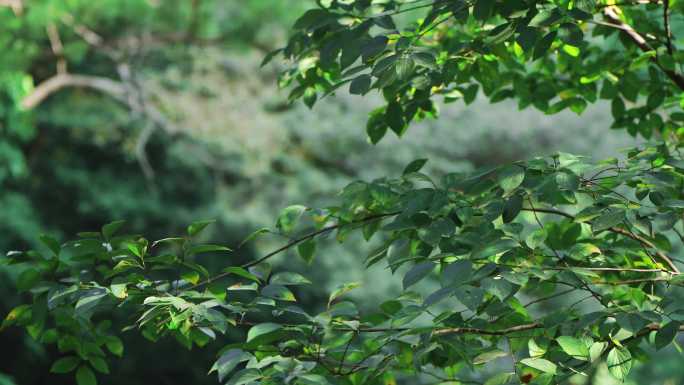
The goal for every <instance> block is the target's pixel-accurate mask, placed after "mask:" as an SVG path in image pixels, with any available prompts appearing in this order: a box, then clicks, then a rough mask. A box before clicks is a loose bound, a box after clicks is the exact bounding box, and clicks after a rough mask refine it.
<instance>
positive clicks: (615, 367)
mask: <svg viewBox="0 0 684 385" xmlns="http://www.w3.org/2000/svg"><path fill="white" fill-rule="evenodd" d="M606 364H607V365H608V371H609V372H610V374H612V375H613V377H615V378H616V379H618V380H620V381H624V380H625V379H626V378H627V375H628V374H629V371H630V370H631V369H632V354H631V353H630V352H629V350H627V349H626V348H622V347H617V346H616V347H614V348H613V349H612V350H611V351H610V352H608V357H606Z"/></svg>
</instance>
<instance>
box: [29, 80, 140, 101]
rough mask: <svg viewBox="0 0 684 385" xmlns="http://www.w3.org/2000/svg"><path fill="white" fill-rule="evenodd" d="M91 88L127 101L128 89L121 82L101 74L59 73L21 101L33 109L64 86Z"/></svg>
mask: <svg viewBox="0 0 684 385" xmlns="http://www.w3.org/2000/svg"><path fill="white" fill-rule="evenodd" d="M69 87H76V88H90V89H94V90H97V91H100V92H102V93H105V94H107V95H109V96H111V97H113V98H115V99H117V100H119V101H121V102H123V103H126V102H127V101H126V99H125V97H126V89H125V87H124V86H123V84H121V83H120V82H117V81H115V80H112V79H108V78H105V77H100V76H87V75H71V74H57V75H55V76H53V77H51V78H49V79H48V80H45V81H44V82H42V83H40V84H39V85H38V86H37V87H36V88H35V89H34V90H33V92H32V93H31V94H29V95H28V96H26V97H25V98H24V99H23V100H22V101H21V106H22V107H23V108H25V109H33V108H35V107H36V106H38V105H39V104H40V103H42V102H43V101H44V100H45V99H46V98H47V97H49V96H50V95H52V94H54V93H55V92H57V91H60V90H61V89H63V88H69Z"/></svg>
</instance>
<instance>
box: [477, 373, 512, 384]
mask: <svg viewBox="0 0 684 385" xmlns="http://www.w3.org/2000/svg"><path fill="white" fill-rule="evenodd" d="M514 378H515V373H513V372H504V373H499V374H496V375H494V377H490V378H489V379H488V380H487V381H485V383H484V385H506V384H508V383H510V382H511V380H512V379H514Z"/></svg>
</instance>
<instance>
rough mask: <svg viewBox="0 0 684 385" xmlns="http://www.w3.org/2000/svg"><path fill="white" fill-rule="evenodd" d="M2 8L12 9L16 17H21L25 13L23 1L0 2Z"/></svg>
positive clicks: (6, 0)
mask: <svg viewBox="0 0 684 385" xmlns="http://www.w3.org/2000/svg"><path fill="white" fill-rule="evenodd" d="M0 7H10V8H12V11H13V12H14V14H15V15H17V16H20V15H21V14H22V13H23V12H24V3H23V1H22V0H0Z"/></svg>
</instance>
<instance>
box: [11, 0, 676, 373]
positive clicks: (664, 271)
mask: <svg viewBox="0 0 684 385" xmlns="http://www.w3.org/2000/svg"><path fill="white" fill-rule="evenodd" d="M320 5H321V8H320V9H317V10H313V11H309V12H307V13H306V14H305V15H304V16H302V18H300V19H299V21H298V22H297V23H295V29H296V30H297V31H298V32H297V33H296V34H295V35H294V36H293V37H292V39H291V40H290V42H289V44H288V46H287V47H286V48H285V49H284V50H283V51H282V52H283V53H284V54H285V56H286V57H288V58H290V59H294V61H295V64H296V66H295V68H294V69H290V70H286V71H285V73H284V75H283V78H282V80H281V84H282V85H288V84H290V83H291V82H294V89H293V91H292V94H291V97H292V98H293V99H297V98H303V99H304V101H305V103H307V104H308V105H310V106H311V105H313V104H314V102H315V101H316V100H317V98H318V93H330V92H333V91H334V90H335V89H337V88H338V87H339V86H341V85H343V84H346V83H351V84H350V86H349V87H350V92H351V93H353V94H365V93H367V92H368V91H369V90H370V89H379V90H380V91H381V93H382V95H383V97H384V98H385V100H386V102H387V105H386V106H385V107H382V108H381V109H378V110H375V111H374V112H373V113H371V116H370V118H369V121H368V126H367V134H368V136H369V138H370V140H371V141H372V142H377V141H379V140H380V139H381V138H382V137H383V136H384V135H385V133H386V131H387V129H388V128H389V129H391V130H393V131H394V132H395V133H397V134H398V135H402V134H403V133H404V131H405V130H406V128H407V127H408V124H409V123H410V122H411V121H412V120H415V119H420V118H423V117H428V116H433V115H435V114H436V104H435V103H434V102H433V100H432V98H433V97H434V96H436V95H443V96H445V98H446V100H447V101H449V100H451V99H459V98H463V99H464V100H465V101H466V102H470V101H472V100H473V99H474V97H475V95H476V93H477V90H478V89H479V88H482V90H483V91H484V94H485V95H486V96H487V97H488V98H489V99H490V101H492V102H496V101H499V100H503V99H505V98H508V97H513V98H516V99H518V102H519V105H520V107H521V108H524V107H527V106H534V107H535V108H538V109H540V110H542V111H544V112H547V113H555V112H558V111H560V110H562V109H564V108H570V109H572V110H573V111H575V112H582V111H583V110H584V108H585V107H586V105H587V104H588V103H591V102H594V101H596V100H597V99H598V98H599V97H603V98H607V99H610V100H611V104H612V112H613V115H614V118H615V124H614V126H615V127H626V128H627V129H628V131H629V132H630V133H632V134H636V133H640V134H641V135H642V136H645V137H650V136H651V135H653V134H656V135H657V136H658V137H659V139H660V140H661V142H659V143H657V144H654V145H649V146H643V147H640V148H638V149H634V150H630V151H629V152H627V154H626V157H625V159H623V160H617V159H609V160H606V161H602V162H598V163H594V162H590V161H587V160H585V159H583V158H581V157H577V156H573V155H569V154H565V153H559V154H557V155H555V156H553V157H550V158H535V159H533V160H531V161H527V162H516V163H514V164H511V165H508V166H504V167H500V168H496V169H493V170H486V171H482V172H479V173H476V174H464V173H449V174H446V175H444V176H443V177H441V178H440V179H439V180H433V179H432V178H431V177H430V176H429V175H427V174H424V173H421V169H422V167H423V166H424V165H425V163H426V161H425V159H421V160H417V161H415V162H412V163H411V164H409V165H408V166H407V167H406V169H405V171H404V173H403V175H402V176H401V177H399V178H395V179H390V178H381V179H378V180H375V181H373V182H368V183H367V182H354V183H352V184H350V185H348V186H347V187H346V188H345V189H344V190H343V191H342V193H341V195H340V197H339V198H338V200H337V203H335V204H334V205H332V206H329V207H327V208H325V209H312V208H307V207H305V206H291V207H288V208H287V209H286V210H284V211H283V213H282V214H281V216H280V217H279V218H278V221H277V224H276V229H275V230H273V231H274V232H278V233H281V234H282V235H285V236H287V237H290V239H291V241H290V242H289V243H287V244H285V245H284V246H283V247H281V248H278V249H276V250H275V251H273V252H272V253H268V254H266V255H264V256H263V257H261V258H258V259H256V260H254V261H252V262H246V263H244V264H242V265H236V264H233V265H232V266H228V267H223V268H222V269H221V270H220V271H212V270H211V269H210V268H211V266H210V265H211V264H210V263H208V262H207V261H210V259H207V258H205V257H204V256H203V254H211V255H214V256H219V255H224V254H226V253H230V250H229V249H228V248H227V247H225V246H222V245H213V244H204V243H202V241H201V240H198V239H197V235H198V234H199V233H201V232H202V230H204V228H205V227H206V226H207V225H208V224H209V223H207V222H196V223H194V224H192V225H190V226H189V227H188V228H187V232H186V234H184V235H182V236H180V237H171V238H165V239H161V240H157V241H151V240H147V239H146V238H144V237H141V236H139V235H119V234H120V233H121V227H122V225H123V224H122V223H121V222H114V223H110V224H109V225H106V226H104V227H103V228H102V229H101V230H100V231H99V232H88V233H81V234H79V237H80V238H79V239H78V240H75V241H71V242H66V243H60V242H58V241H56V240H54V239H52V238H50V237H47V236H43V237H42V238H41V241H42V243H43V244H44V247H43V249H44V250H43V251H31V252H11V253H10V254H9V255H8V258H7V261H8V262H9V263H11V264H20V265H21V266H23V268H24V269H23V272H22V273H21V275H20V277H19V280H18V282H17V286H18V289H19V290H20V291H22V292H27V293H30V294H31V297H32V299H33V301H32V303H31V304H23V305H20V306H18V307H16V308H15V309H14V310H12V312H10V314H9V315H8V316H7V318H6V320H5V322H4V324H3V328H5V327H7V326H11V325H14V324H18V325H22V326H25V327H26V329H27V331H28V333H29V334H30V335H31V336H32V337H33V338H35V339H37V340H40V341H41V342H44V343H46V344H55V345H57V347H58V349H59V350H60V351H61V352H62V353H63V354H64V356H63V357H61V358H60V359H59V360H58V361H56V362H55V363H54V366H53V371H54V372H58V373H63V372H73V373H74V375H75V378H76V381H77V382H78V383H79V385H85V384H92V383H95V382H96V377H95V372H100V373H107V372H109V368H108V364H107V361H106V358H107V357H110V356H112V355H114V356H116V355H121V354H122V352H123V350H122V349H123V346H122V342H121V340H120V338H119V337H118V333H116V332H112V331H111V326H112V325H111V322H110V321H109V320H108V319H102V315H103V314H105V315H106V314H110V312H111V311H121V312H123V313H124V314H125V316H126V317H128V318H130V319H136V321H134V322H132V323H131V325H130V326H127V327H126V328H125V329H124V330H128V329H133V328H138V329H140V330H141V332H142V334H143V336H145V337H146V338H148V339H150V340H152V341H157V340H159V339H160V338H161V337H162V336H165V335H170V336H173V337H175V338H176V339H177V340H178V341H179V342H180V343H181V344H182V345H184V346H187V347H190V346H193V345H196V346H200V347H202V346H205V345H206V344H208V343H209V342H210V341H211V340H213V339H217V338H218V336H219V335H221V334H225V333H242V335H243V339H242V340H241V341H244V342H240V343H235V344H230V345H228V346H226V347H225V349H223V351H222V353H221V354H220V356H219V358H218V360H217V361H216V363H215V364H214V367H213V368H212V371H216V372H217V374H218V376H219V380H220V381H222V382H223V381H225V380H227V381H228V383H229V384H248V383H255V382H257V383H265V384H268V383H273V384H277V383H296V384H309V383H317V384H318V383H349V384H361V383H368V384H372V383H394V382H395V381H416V380H419V381H423V380H426V381H427V380H435V379H436V380H437V381H441V382H444V383H450V382H451V383H468V382H472V381H483V380H485V378H483V377H485V376H486V383H487V384H506V383H510V382H523V383H536V384H547V383H564V382H567V381H570V380H571V379H572V377H573V376H577V375H583V374H584V375H592V373H593V371H595V370H597V369H596V368H597V365H598V363H599V362H605V363H606V364H607V365H608V371H609V372H610V373H611V374H612V375H613V376H614V377H615V378H617V379H618V380H624V379H625V378H626V376H627V375H628V373H629V372H630V370H631V368H632V366H633V361H634V360H636V359H642V358H643V357H644V356H646V354H645V353H644V350H643V348H644V346H645V345H651V346H653V347H655V348H657V349H661V348H664V347H665V346H668V345H670V344H671V343H672V342H673V340H674V338H675V337H676V335H677V333H678V332H679V330H680V322H684V318H682V316H681V313H682V311H684V308H682V307H681V306H680V304H681V300H679V298H680V297H679V296H680V295H681V294H680V289H679V286H680V285H681V282H682V281H681V279H680V278H681V274H680V272H679V269H678V265H677V264H678V263H679V262H678V261H677V260H675V258H673V257H672V256H671V253H672V252H673V249H674V247H673V243H674V242H679V241H681V240H682V239H681V230H679V229H678V228H677V226H678V225H680V224H679V222H680V220H681V217H682V210H683V209H684V204H682V196H681V190H682V189H681V186H682V183H684V179H683V178H684V175H683V174H682V170H683V169H684V167H683V165H684V163H682V162H683V160H682V159H681V156H680V154H679V145H678V137H679V134H680V133H679V131H678V122H679V121H680V119H681V117H680V113H679V112H678V111H677V109H678V108H679V107H678V100H677V99H678V93H679V91H681V89H679V87H680V80H679V79H680V75H679V73H678V72H677V71H678V68H677V66H676V65H675V63H678V62H679V56H678V55H677V52H676V49H674V41H673V39H672V37H671V32H670V26H669V23H670V14H669V12H676V13H680V12H681V10H680V7H681V5H679V3H678V2H672V4H670V3H669V2H663V3H662V4H638V3H635V4H628V5H627V6H622V7H618V6H615V5H611V4H603V3H594V2H581V3H580V2H577V3H573V2H536V1H527V2H522V1H520V2H515V1H513V2H508V1H506V2H495V1H493V0H478V1H476V2H474V3H472V4H471V3H467V2H461V1H435V2H430V3H427V2H421V1H418V2H413V1H412V2H394V1H388V2H383V3H382V4H381V5H378V4H372V3H370V2H368V1H361V0H359V1H346V2H337V1H332V2H321V4H320ZM663 9H664V11H663ZM423 11H427V15H425V17H424V18H421V19H418V16H416V15H417V12H423ZM400 15H401V16H400ZM663 15H664V16H663ZM411 16H415V17H411ZM600 18H603V19H602V20H599V19H600ZM416 20H417V21H416ZM660 20H663V21H664V22H665V26H663V27H662V29H661V27H660V26H659V25H658V24H657V22H659V21H660ZM395 23H396V24H395ZM397 25H399V28H400V29H401V33H400V32H399V31H398V30H397ZM588 31H591V32H592V35H593V36H592V37H591V38H586V39H585V38H584V35H585V32H588ZM644 36H646V37H644ZM650 36H659V37H661V38H657V39H652V38H651V37H650ZM599 38H601V39H603V40H601V39H599ZM611 39H621V40H620V41H621V43H622V45H621V46H620V47H621V48H620V50H619V51H614V49H616V46H615V45H610V44H609V43H610V42H611ZM646 39H652V40H653V41H650V40H646ZM355 62H359V63H360V64H359V65H358V66H356V67H354V69H353V70H348V69H347V68H348V67H350V66H353V65H354V63H355ZM345 71H346V72H345ZM355 71H356V72H355ZM363 71H370V73H367V74H361V75H359V74H360V73H361V72H363ZM352 74H353V75H352ZM599 83H600V85H601V88H600V91H599V87H598V85H599ZM678 89H679V91H678ZM625 100H626V101H627V102H628V103H625ZM627 104H630V106H629V108H627ZM305 228H313V230H312V231H311V232H302V231H303V230H304V229H305ZM356 232H360V233H361V234H362V236H363V237H365V238H366V239H367V240H370V239H371V238H374V239H375V240H376V241H379V242H380V243H381V246H380V247H379V248H378V249H377V250H376V251H375V252H373V253H372V254H371V255H370V256H369V257H368V258H367V259H366V260H365V262H364V265H365V266H368V267H370V266H372V265H375V264H379V263H382V264H384V265H386V266H387V267H388V268H389V269H390V270H391V271H392V272H400V273H401V274H402V276H403V279H402V283H403V290H402V291H401V292H400V293H397V294H396V295H394V296H393V297H392V298H390V299H388V300H387V301H385V302H383V303H382V304H379V305H378V306H373V305H371V304H363V306H359V307H358V308H357V305H356V304H355V303H353V302H351V301H349V300H347V298H348V296H347V293H349V292H350V291H352V290H354V289H355V288H356V287H357V286H358V285H359V283H357V282H350V283H348V284H345V285H342V286H340V287H339V288H338V289H337V290H335V291H334V292H332V293H331V294H330V297H329V300H328V302H327V306H325V307H324V308H323V309H320V311H307V310H304V309H303V308H302V307H300V306H298V305H297V298H298V297H300V296H301V295H302V294H303V293H304V292H305V290H306V289H305V287H306V285H308V284H309V283H310V280H309V279H308V278H306V277H305V276H303V275H301V274H299V273H297V272H292V271H284V270H282V269H280V268H279V267H277V266H275V267H272V266H270V265H269V263H268V261H269V260H270V259H271V258H272V257H273V256H275V255H277V254H279V253H281V252H283V251H286V250H289V249H290V248H295V247H296V248H297V250H298V252H299V253H300V254H301V256H302V258H303V259H304V260H305V261H306V262H307V263H316V259H315V257H316V254H317V250H320V248H318V247H316V241H317V240H318V239H319V238H320V236H323V235H327V234H331V233H336V238H337V239H338V240H339V241H341V242H344V241H345V240H347V239H353V238H350V237H352V236H353V234H354V233H356ZM224 260H225V259H224ZM233 262H234V259H233ZM300 286H303V287H302V288H300ZM435 286H436V287H435ZM428 289H430V290H428ZM561 296H577V297H578V298H577V299H576V302H574V303H571V304H570V305H569V306H563V307H560V308H554V309H552V311H548V312H545V311H540V310H537V309H535V307H536V306H537V305H538V304H540V303H543V302H546V301H552V300H554V299H555V298H558V297H561ZM586 302H590V303H591V305H585V304H586ZM117 326H119V325H117ZM106 351H108V352H109V353H107V352H106ZM504 357H507V359H509V360H510V365H511V369H506V370H504V371H503V372H501V367H499V368H498V369H499V373H494V374H489V371H487V370H483V366H484V367H485V369H486V368H490V367H491V366H492V365H491V364H490V363H492V362H501V360H502V359H504ZM484 373H487V374H484Z"/></svg>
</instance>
